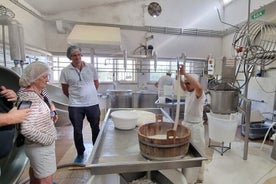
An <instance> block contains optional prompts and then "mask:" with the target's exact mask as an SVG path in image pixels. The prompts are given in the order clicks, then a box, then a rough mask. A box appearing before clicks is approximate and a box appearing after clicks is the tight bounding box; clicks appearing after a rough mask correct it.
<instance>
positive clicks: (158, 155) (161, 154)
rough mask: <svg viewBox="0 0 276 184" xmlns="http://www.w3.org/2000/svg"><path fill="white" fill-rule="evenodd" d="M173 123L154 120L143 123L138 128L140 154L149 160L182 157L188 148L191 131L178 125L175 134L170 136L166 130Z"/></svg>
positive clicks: (171, 126)
mask: <svg viewBox="0 0 276 184" xmlns="http://www.w3.org/2000/svg"><path fill="white" fill-rule="evenodd" d="M173 125H174V124H173V123H169V122H163V121H162V122H155V123H148V124H144V125H142V126H140V127H139V129H138V139H139V147H140V152H141V154H142V155H143V156H144V157H145V158H147V159H150V160H173V159H180V158H183V157H184V156H185V155H186V154H187V152H188V149H189V140H190V137H191V131H190V130H189V129H188V128H187V127H185V126H183V125H180V124H179V125H178V127H177V130H176V136H175V137H174V136H170V135H169V134H168V130H171V129H173Z"/></svg>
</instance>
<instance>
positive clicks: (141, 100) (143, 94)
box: [132, 91, 158, 108]
mask: <svg viewBox="0 0 276 184" xmlns="http://www.w3.org/2000/svg"><path fill="white" fill-rule="evenodd" d="M157 99H158V94H157V92H152V91H137V92H135V93H133V97H132V107H133V108H155V107H156V105H155V101H156V100H157Z"/></svg>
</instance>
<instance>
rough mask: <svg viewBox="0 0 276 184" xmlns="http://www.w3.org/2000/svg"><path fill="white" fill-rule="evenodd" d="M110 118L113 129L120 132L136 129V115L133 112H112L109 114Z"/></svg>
mask: <svg viewBox="0 0 276 184" xmlns="http://www.w3.org/2000/svg"><path fill="white" fill-rule="evenodd" d="M111 118H112V121H113V123H114V126H115V128H118V129H121V130H131V129H134V128H135V127H136V124H137V120H138V114H137V113H135V112H133V111H124V110H120V111H114V112H112V113H111Z"/></svg>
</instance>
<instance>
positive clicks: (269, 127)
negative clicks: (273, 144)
mask: <svg viewBox="0 0 276 184" xmlns="http://www.w3.org/2000/svg"><path fill="white" fill-rule="evenodd" d="M275 124H276V122H273V123H272V124H271V125H270V127H269V129H268V130H267V132H266V134H265V137H264V140H263V142H262V145H261V147H260V150H262V149H263V145H264V142H265V140H266V137H267V135H268V133H269V131H270V129H271V128H272V127H273V126H274V125H275Z"/></svg>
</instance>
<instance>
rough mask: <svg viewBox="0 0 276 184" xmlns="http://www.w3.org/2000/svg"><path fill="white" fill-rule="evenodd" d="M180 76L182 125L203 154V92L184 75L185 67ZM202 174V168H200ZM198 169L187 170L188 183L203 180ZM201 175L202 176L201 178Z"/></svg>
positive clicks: (191, 77) (199, 86)
mask: <svg viewBox="0 0 276 184" xmlns="http://www.w3.org/2000/svg"><path fill="white" fill-rule="evenodd" d="M179 70H180V75H184V77H185V80H181V82H180V85H181V88H182V89H183V90H184V91H186V98H185V112H184V120H183V122H182V124H183V125H184V126H186V127H188V128H189V129H190V130H191V139H190V142H191V143H192V144H193V146H194V147H195V148H196V149H197V150H198V151H199V152H200V153H201V154H203V156H204V154H205V136H204V135H205V131H204V125H203V106H204V102H205V99H206V96H205V94H204V90H203V88H202V86H201V84H200V83H199V81H198V80H197V79H196V78H194V77H193V76H192V75H190V74H188V73H186V71H185V66H183V65H181V66H180V68H179ZM201 170H202V172H203V167H201ZM199 171H200V168H187V169H185V170H184V175H185V176H186V179H187V181H188V183H195V182H196V181H197V179H200V180H203V173H202V172H201V174H200V175H199ZM201 175H202V176H201Z"/></svg>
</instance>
